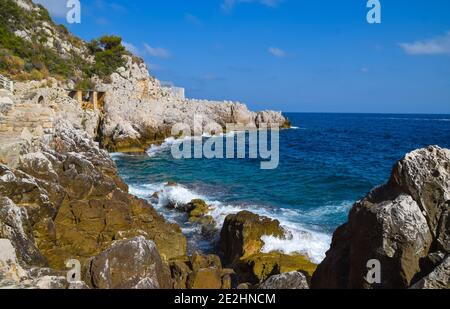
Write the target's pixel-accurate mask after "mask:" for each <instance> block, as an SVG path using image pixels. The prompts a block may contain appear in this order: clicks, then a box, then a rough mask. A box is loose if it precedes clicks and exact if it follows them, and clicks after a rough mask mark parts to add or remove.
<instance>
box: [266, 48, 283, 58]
mask: <svg viewBox="0 0 450 309" xmlns="http://www.w3.org/2000/svg"><path fill="white" fill-rule="evenodd" d="M269 53H270V54H272V56H275V57H277V58H284V57H286V56H287V54H286V52H285V51H284V50H282V49H280V48H277V47H270V48H269Z"/></svg>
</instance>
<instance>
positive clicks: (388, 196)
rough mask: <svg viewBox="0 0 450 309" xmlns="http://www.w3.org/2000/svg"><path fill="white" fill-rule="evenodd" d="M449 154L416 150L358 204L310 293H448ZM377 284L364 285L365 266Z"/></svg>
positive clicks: (431, 149) (337, 234) (335, 238)
mask: <svg viewBox="0 0 450 309" xmlns="http://www.w3.org/2000/svg"><path fill="white" fill-rule="evenodd" d="M449 253H450V151H449V150H447V149H441V148H439V147H436V146H434V147H429V148H426V149H419V150H416V151H413V152H411V153H409V154H408V155H406V157H405V158H404V159H403V160H401V161H400V162H398V163H397V164H396V165H395V167H394V169H393V172H392V176H391V179H390V180H389V182H388V183H387V184H385V185H383V186H381V187H379V188H376V189H375V190H373V191H372V192H371V193H369V194H368V195H367V197H366V198H364V199H363V200H361V201H359V202H357V203H356V204H355V205H354V206H353V209H352V210H351V212H350V215H349V220H348V223H346V224H344V225H342V226H341V227H339V228H338V229H337V231H336V232H335V233H334V236H333V243H332V245H331V249H330V250H329V251H328V252H327V256H326V258H325V260H324V261H323V262H322V263H321V264H320V265H319V267H318V269H317V271H316V272H315V273H314V276H313V278H312V287H313V288H409V287H411V286H412V285H414V284H415V285H414V287H416V288H421V287H423V288H433V287H434V288H450V272H449V267H448V260H449ZM372 259H377V260H378V261H379V262H380V265H381V282H380V283H369V282H368V281H367V280H366V279H367V278H366V276H367V273H368V268H367V263H368V261H369V260H372Z"/></svg>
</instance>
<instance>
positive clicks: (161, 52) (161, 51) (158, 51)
mask: <svg viewBox="0 0 450 309" xmlns="http://www.w3.org/2000/svg"><path fill="white" fill-rule="evenodd" d="M144 47H145V52H146V53H147V54H148V55H150V56H153V57H157V58H165V59H167V58H170V52H169V51H168V50H167V49H165V48H162V47H152V46H150V45H148V44H144Z"/></svg>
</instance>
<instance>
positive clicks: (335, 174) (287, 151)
mask: <svg viewBox="0 0 450 309" xmlns="http://www.w3.org/2000/svg"><path fill="white" fill-rule="evenodd" d="M286 115H287V116H288V117H289V119H290V120H291V121H292V124H293V126H294V128H293V129H290V130H284V131H281V132H280V164H279V167H278V168H277V169H275V170H261V169H260V161H259V160H250V159H240V160H238V159H235V160H227V159H213V160H208V159H185V160H174V159H173V158H172V156H171V153H170V145H171V144H172V143H173V140H168V141H167V142H166V143H164V144H163V145H160V146H153V147H152V148H151V149H150V150H149V152H148V153H149V154H148V155H136V156H131V155H119V154H113V155H112V156H113V158H114V160H115V162H116V163H117V166H118V168H119V172H120V174H121V176H122V177H123V178H124V179H125V181H126V182H127V183H128V184H129V185H130V191H131V193H133V194H136V195H138V196H140V197H142V198H146V199H148V200H149V201H151V202H152V203H153V204H154V206H155V207H156V208H157V209H158V210H159V211H160V212H161V213H163V214H164V215H165V216H166V217H167V218H168V219H169V220H172V221H174V222H177V223H179V224H180V225H181V226H182V228H183V231H184V232H185V234H186V235H187V236H188V239H189V247H190V249H191V250H196V249H200V250H203V251H209V250H211V249H212V248H213V245H214V240H212V239H210V238H205V237H203V236H201V233H200V228H199V227H198V226H195V225H191V224H190V223H187V222H186V221H187V220H186V215H185V214H182V213H180V212H176V211H174V210H168V209H166V207H165V206H167V204H168V202H169V201H171V202H172V203H183V202H189V201H190V200H192V199H193V198H203V199H204V200H206V201H207V202H208V203H209V204H210V205H211V206H212V207H213V210H212V215H213V217H215V218H216V221H217V222H218V227H220V225H221V224H222V222H223V219H224V218H225V216H226V215H228V214H230V213H235V212H238V211H240V210H243V209H249V210H251V211H254V212H257V213H259V214H262V215H266V216H270V217H272V218H275V219H278V220H280V222H281V223H282V225H283V226H284V227H285V228H286V229H287V230H288V231H289V232H290V238H289V239H287V240H281V239H275V238H271V237H266V238H264V241H265V243H266V245H265V247H264V249H263V250H264V251H267V252H268V251H273V250H281V251H284V252H286V253H293V252H299V253H303V254H307V255H308V256H309V257H310V258H311V259H312V260H314V261H316V262H320V261H321V260H322V259H323V257H324V254H325V252H326V250H327V249H328V247H329V244H330V242H331V235H332V233H333V231H334V230H335V229H336V227H338V226H339V225H340V224H342V223H344V222H345V221H346V219H347V215H348V212H349V210H350V208H351V206H352V204H353V203H354V202H355V201H356V200H358V199H360V198H362V197H363V196H364V195H365V194H366V193H367V192H369V191H370V190H371V189H372V188H373V187H375V186H378V185H380V184H382V183H384V182H385V181H387V180H388V178H389V175H390V172H391V169H392V166H393V165H394V163H395V162H396V161H397V160H399V159H401V158H402V157H403V156H404V155H405V154H406V153H407V152H410V151H412V150H414V149H417V148H421V147H425V146H428V145H439V146H441V147H446V148H450V115H388V114H286ZM169 181H171V182H176V183H177V184H179V185H178V186H175V187H166V186H165V184H166V183H167V182H169ZM154 192H159V195H160V199H159V201H152V200H151V199H150V196H151V195H152V194H153V193H154Z"/></svg>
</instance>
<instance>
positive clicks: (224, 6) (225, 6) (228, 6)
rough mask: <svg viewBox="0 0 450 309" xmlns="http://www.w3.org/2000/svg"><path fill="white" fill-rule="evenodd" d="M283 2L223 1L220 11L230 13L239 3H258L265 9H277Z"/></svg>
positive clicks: (270, 0)
mask: <svg viewBox="0 0 450 309" xmlns="http://www.w3.org/2000/svg"><path fill="white" fill-rule="evenodd" d="M282 1H283V0H223V2H222V5H221V7H222V10H224V11H225V12H230V11H231V10H232V9H233V8H234V7H235V6H236V5H238V4H241V3H258V4H261V5H264V6H267V7H277V6H278V5H279V4H280V3H281V2H282Z"/></svg>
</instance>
